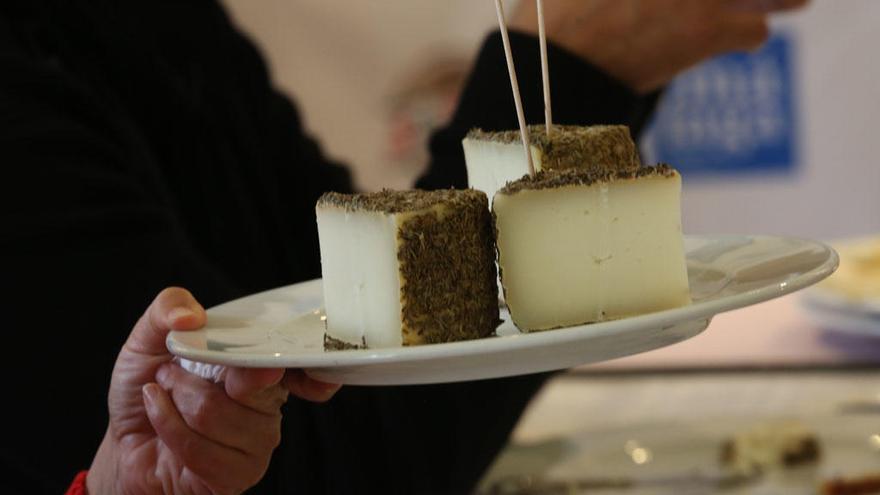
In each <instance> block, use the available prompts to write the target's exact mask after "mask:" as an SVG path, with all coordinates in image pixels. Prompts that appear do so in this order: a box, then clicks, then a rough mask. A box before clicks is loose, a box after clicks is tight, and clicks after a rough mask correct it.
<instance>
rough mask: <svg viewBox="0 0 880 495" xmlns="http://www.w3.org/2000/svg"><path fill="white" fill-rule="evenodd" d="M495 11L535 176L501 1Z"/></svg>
mask: <svg viewBox="0 0 880 495" xmlns="http://www.w3.org/2000/svg"><path fill="white" fill-rule="evenodd" d="M495 10H496V11H497V12H498V26H499V27H500V28H501V39H502V40H503V41H504V55H505V57H507V72H509V73H510V87H511V89H513V101H514V103H515V104H516V117H517V119H518V120H519V132H520V134H521V135H522V141H523V147H524V149H525V152H526V161H527V162H528V164H529V175H535V164H534V163H532V146H531V143H530V142H529V130H528V128H527V127H526V117H525V113H524V112H523V106H522V98H521V97H520V94H519V82H517V80H516V69H515V68H514V66H513V55H512V54H511V52H510V36H509V35H508V34H507V22H506V21H505V20H504V6H502V5H501V0H495Z"/></svg>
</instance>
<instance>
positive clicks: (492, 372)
mask: <svg viewBox="0 0 880 495" xmlns="http://www.w3.org/2000/svg"><path fill="white" fill-rule="evenodd" d="M685 250H686V253H687V265H688V277H689V279H690V289H691V297H692V299H693V303H692V304H690V305H688V306H684V307H681V308H676V309H670V310H666V311H660V312H656V313H651V314H646V315H641V316H635V317H632V318H625V319H621V320H615V321H607V322H602V323H594V324H590V325H581V326H577V327H570V328H562V329H558V330H551V331H546V332H538V333H529V334H524V333H520V332H519V330H517V328H516V327H515V326H514V325H513V324H512V323H511V321H510V317H509V315H508V314H507V312H506V311H505V310H502V312H501V317H502V319H503V320H504V323H503V324H502V325H501V326H499V327H498V331H497V333H498V336H497V337H489V338H485V339H478V340H470V341H466V342H451V343H446V344H432V345H423V346H414V347H402V348H393V349H365V350H347V351H325V350H324V344H323V336H324V323H323V320H322V318H321V317H322V309H321V308H322V304H323V301H322V293H321V281H320V280H312V281H309V282H303V283H299V284H295V285H290V286H287V287H282V288H278V289H274V290H270V291H266V292H262V293H259V294H254V295H251V296H248V297H245V298H242V299H237V300H235V301H231V302H228V303H225V304H221V305H219V306H216V307H214V308H211V309H209V310H208V322H207V325H206V326H205V327H204V328H202V329H201V330H197V331H193V332H171V334H170V335H169V336H168V340H167V344H168V349H169V350H170V351H171V352H172V353H173V354H175V355H177V356H180V357H182V358H186V359H190V360H194V361H199V362H205V363H212V364H224V365H229V366H241V367H252V368H269V367H278V368H303V369H305V370H306V372H307V373H308V374H309V375H310V376H312V377H314V378H316V379H319V380H323V381H326V382H331V383H343V384H351V385H403V384H417V383H441V382H455V381H463V380H477V379H484V378H497V377H502V376H512V375H522V374H528V373H537V372H542V371H551V370H559V369H565V368H570V367H573V366H578V365H582V364H588V363H594V362H598V361H604V360H608V359H613V358H618V357H622V356H628V355H631V354H636V353H639V352H644V351H648V350H652V349H657V348H660V347H664V346H668V345H671V344H675V343H677V342H681V341H683V340H685V339H688V338H691V337H693V336H695V335H697V334H699V333H700V332H702V331H703V330H704V329H705V328H706V327H707V326H708V324H709V321H710V320H711V318H712V317H713V316H714V315H716V314H718V313H721V312H724V311H729V310H732V309H736V308H741V307H744V306H748V305H751V304H756V303H759V302H763V301H766V300H768V299H773V298H775V297H779V296H782V295H785V294H788V293H791V292H794V291H796V290H799V289H802V288H804V287H807V286H809V285H811V284H814V283H816V282H818V281H819V280H822V279H823V278H825V277H827V276H828V275H830V274H831V273H832V272H833V271H834V270H835V268H836V267H837V263H838V259H837V253H835V252H834V250H832V249H831V248H829V247H828V246H825V245H823V244H820V243H818V242H813V241H808V240H801V239H790V238H781V237H769V236H714V235H713V236H685Z"/></svg>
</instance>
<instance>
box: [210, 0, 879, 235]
mask: <svg viewBox="0 0 880 495" xmlns="http://www.w3.org/2000/svg"><path fill="white" fill-rule="evenodd" d="M514 3H515V2H509V8H512V6H513V4H514ZM226 4H227V6H228V8H229V9H230V11H231V12H232V14H233V15H234V17H235V18H236V19H237V21H238V23H239V25H240V26H241V27H242V28H243V29H244V30H245V31H247V32H248V33H250V35H251V36H252V37H253V38H254V39H255V40H256V41H257V42H258V44H259V45H260V46H261V47H262V50H263V52H264V54H265V55H266V57H267V58H268V60H269V61H270V64H271V69H272V72H273V75H274V78H275V81H276V83H277V84H278V86H279V87H280V88H281V89H282V90H283V91H285V92H286V93H288V94H289V95H291V96H293V97H294V98H295V100H296V102H297V104H298V105H299V107H300V109H301V110H302V112H303V113H304V117H305V121H306V125H307V127H308V129H309V130H310V131H311V132H312V134H313V135H315V136H316V137H317V138H318V139H319V140H320V141H321V142H322V144H323V146H324V149H325V151H326V152H327V153H328V154H329V155H331V156H333V157H334V158H337V159H339V160H341V161H343V162H345V163H347V164H348V165H349V166H350V167H352V169H353V171H354V174H355V179H356V181H357V184H358V185H359V187H360V188H362V189H365V190H376V189H380V188H382V187H391V188H404V187H408V186H409V185H410V184H411V183H412V181H413V180H414V178H415V177H417V176H418V174H419V172H420V171H421V170H422V167H423V166H424V164H425V161H426V156H427V155H426V151H425V143H426V141H427V137H428V135H429V134H430V130H431V129H433V128H435V127H437V126H439V125H442V123H443V121H444V120H445V119H446V118H447V117H448V115H449V113H450V112H451V111H452V109H453V105H454V102H455V98H456V95H457V90H458V88H459V85H460V83H461V81H462V78H463V77H464V76H465V75H466V73H467V71H468V68H469V65H470V63H471V59H472V57H473V56H474V55H475V52H476V49H477V47H478V46H479V43H480V41H481V40H482V38H483V36H485V34H486V33H487V32H488V31H489V30H490V29H492V28H493V27H494V26H495V22H496V21H495V12H494V7H493V4H492V2H489V1H474V0H444V1H443V2H432V1H428V0H383V1H382V2H326V1H323V0H261V1H259V2H253V1H247V0H226ZM878 21H880V2H876V1H872V0H850V1H847V2H838V1H835V0H814V1H813V3H812V5H811V7H810V8H808V9H806V10H804V11H802V12H798V13H795V14H790V15H783V16H777V17H776V18H774V20H773V36H772V38H771V40H770V42H769V43H767V45H765V47H764V48H763V49H761V50H760V51H759V52H757V53H753V54H733V55H729V56H725V57H721V58H717V59H714V60H711V61H709V62H707V63H705V64H703V65H701V66H699V67H696V68H694V69H693V70H691V71H689V72H687V73H685V74H683V75H682V76H680V77H679V78H678V79H677V80H676V81H675V82H674V83H673V84H672V85H671V86H670V87H669V88H668V91H667V93H666V95H665V98H664V100H663V102H662V104H661V106H660V109H659V112H658V113H657V115H656V119H655V121H654V124H653V125H652V127H651V130H650V132H648V133H647V135H646V136H645V139H644V140H643V142H642V149H643V152H644V156H645V159H646V161H651V162H655V161H668V162H669V163H671V164H673V165H675V166H676V167H678V168H679V169H680V170H681V171H682V172H683V175H684V178H685V191H684V197H683V202H684V204H683V212H684V229H685V232H688V233H720V232H730V233H749V234H753V233H768V234H770V233H772V234H780V235H795V236H803V237H813V238H821V239H838V238H844V237H853V236H859V235H863V234H870V233H874V232H878V231H880V166H878V165H877V163H876V160H877V158H876V151H875V150H876V147H875V142H876V140H877V138H876V137H875V136H876V135H877V117H876V116H877V115H880V91H878V89H880V64H878V63H876V54H875V50H876V49H875V47H876V46H877V43H878V42H880V31H878V30H877V29H876V26H877V23H878ZM503 89H504V90H507V89H508V88H503Z"/></svg>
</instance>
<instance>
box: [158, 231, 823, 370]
mask: <svg viewBox="0 0 880 495" xmlns="http://www.w3.org/2000/svg"><path fill="white" fill-rule="evenodd" d="M684 238H691V239H704V240H705V239H708V240H711V241H715V242H717V241H720V240H723V239H743V238H746V239H776V240H784V241H795V242H797V243H801V244H805V245H811V246H813V247H818V248H821V249H823V250H824V251H825V252H826V253H827V257H826V258H825V259H824V260H823V261H822V262H821V263H818V264H817V266H815V267H813V268H812V269H810V270H808V271H806V272H804V273H802V274H800V275H798V276H797V277H795V278H793V279H792V280H789V281H786V282H785V283H783V284H781V285H782V286H781V287H780V286H779V285H780V284H776V285H770V286H762V287H758V288H754V289H750V290H747V291H744V292H742V293H739V294H733V295H729V296H724V297H719V298H716V299H711V300H708V301H700V302H697V303H692V304H689V305H687V306H681V307H678V308H672V309H667V310H663V311H657V312H653V313H648V314H643V315H638V316H632V317H627V318H622V319H619V320H612V321H605V322H599V323H591V324H586V325H578V326H573V327H567V328H559V329H555V330H552V331H544V332H532V333H521V334H518V335H507V336H504V337H488V338H483V339H476V340H468V341H461V342H446V343H440V344H431V345H424V346H412V347H395V348H381V349H357V350H341V351H333V352H328V353H310V354H303V355H299V356H294V357H291V355H290V354H278V353H276V354H275V355H270V354H266V353H247V352H242V353H235V354H231V353H229V354H224V355H223V356H222V358H220V356H217V358H215V359H212V357H214V356H215V352H213V351H204V350H195V349H190V348H189V347H188V346H185V345H182V344H179V343H178V342H177V341H176V335H177V334H180V333H186V334H189V335H194V332H195V333H197V332H202V331H203V330H195V331H188V332H178V331H172V332H170V333H169V334H168V336H167V338H166V346H167V347H168V350H169V351H170V352H171V353H172V354H174V355H176V356H179V357H181V358H184V359H191V360H195V361H200V362H206V363H217V364H226V365H231V366H245V367H288V368H292V367H296V368H311V369H319V368H337V367H357V366H368V365H378V364H392V363H408V362H414V361H423V360H427V359H438V358H444V357H449V356H456V357H466V356H472V355H474V354H486V353H504V352H510V351H516V350H522V349H524V348H528V347H533V346H535V345H536V344H539V346H541V347H543V346H554V345H564V344H566V343H571V342H575V341H580V340H582V339H583V338H584V337H585V334H589V336H590V337H602V336H609V335H628V334H630V333H633V332H641V331H644V330H645V329H647V328H657V327H662V328H667V327H671V326H675V325H677V324H685V323H692V322H696V321H699V320H707V324H708V320H711V318H712V317H714V316H715V315H717V314H721V313H724V312H728V311H732V310H735V309H739V308H743V307H746V306H751V305H754V304H758V303H762V302H766V301H769V300H771V299H775V298H777V297H782V296H784V295H787V294H791V293H793V292H796V291H799V290H801V289H804V288H806V287H809V286H811V285H813V284H815V283H817V282H819V281H820V280H822V279H824V278H826V277H828V276H829V275H831V274H832V273H833V272H834V271H835V270H836V269H837V266H838V264H839V257H838V255H837V252H836V251H835V250H834V249H833V248H832V247H831V246H829V245H827V244H825V243H823V242H820V241H816V240H812V239H805V238H799V237H790V236H773V235H739V234H696V235H685V236H684ZM320 282H321V279H320V278H317V279H312V280H307V281H303V282H298V283H295V284H290V285H285V286H281V287H276V288H274V289H269V290H266V291H261V292H258V293H254V294H250V295H247V296H244V297H242V298H238V299H234V300H232V301H227V302H224V303H222V304H219V305H217V306H213V307H211V308H209V309H208V310H207V311H208V312H209V313H210V312H211V311H212V310H219V309H220V308H223V307H224V306H227V305H229V304H233V303H240V302H241V301H243V300H245V299H249V298H260V297H264V296H265V295H266V294H268V293H271V292H275V291H281V290H290V289H297V290H309V289H311V287H310V286H311V285H315V286H317V287H320ZM315 309H317V308H315ZM313 310H314V309H313ZM313 310H312V311H313ZM306 313H308V311H306V312H303V313H300V314H298V315H297V316H300V315H302V314H306ZM294 317H296V316H294ZM290 363H295V364H290Z"/></svg>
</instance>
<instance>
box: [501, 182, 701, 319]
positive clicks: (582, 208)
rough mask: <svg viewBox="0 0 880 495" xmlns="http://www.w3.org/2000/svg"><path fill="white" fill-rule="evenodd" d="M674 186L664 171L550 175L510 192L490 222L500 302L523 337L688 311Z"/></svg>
mask: <svg viewBox="0 0 880 495" xmlns="http://www.w3.org/2000/svg"><path fill="white" fill-rule="evenodd" d="M680 192H681V177H680V176H679V174H678V173H677V172H676V171H675V170H673V169H671V168H669V167H668V166H658V167H645V168H641V169H638V170H634V171H618V172H612V171H595V170H594V171H578V170H567V171H549V172H542V173H539V174H537V175H536V176H535V177H526V178H523V179H521V180H519V181H516V182H513V183H511V184H509V185H508V186H507V187H505V188H504V189H502V190H501V191H499V192H498V194H496V195H495V199H494V202H493V214H494V215H495V226H496V235H497V247H498V263H499V266H500V270H501V282H502V286H503V290H504V295H505V300H506V302H507V305H508V308H509V309H510V313H511V317H512V319H513V321H514V323H515V324H516V325H517V327H519V328H520V329H521V330H524V331H532V330H546V329H551V328H559V327H566V326H573V325H578V324H583V323H590V322H597V321H603V320H609V319H616V318H623V317H627V316H633V315H638V314H642V313H648V312H652V311H659V310H663V309H668V308H673V307H677V306H682V305H685V304H688V303H689V302H690V292H689V289H688V280H687V268H686V265H685V257H684V242H683V238H682V233H681V213H680V211H681V210H680Z"/></svg>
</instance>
